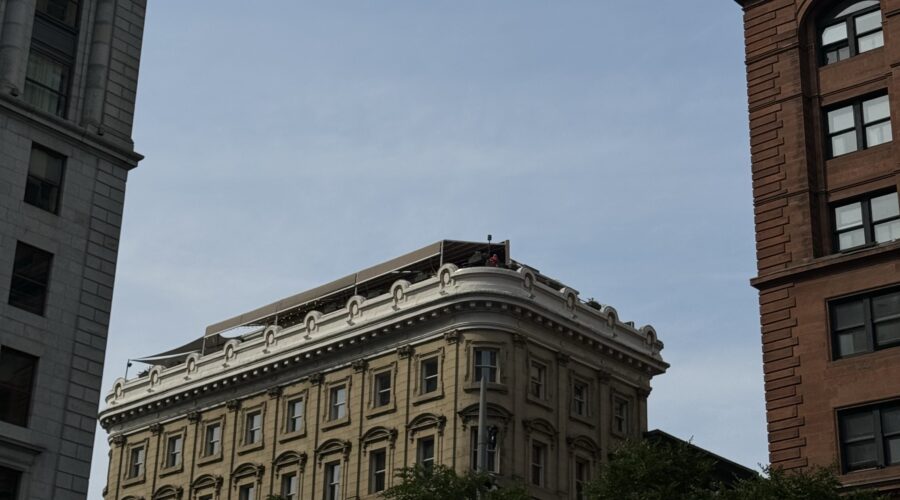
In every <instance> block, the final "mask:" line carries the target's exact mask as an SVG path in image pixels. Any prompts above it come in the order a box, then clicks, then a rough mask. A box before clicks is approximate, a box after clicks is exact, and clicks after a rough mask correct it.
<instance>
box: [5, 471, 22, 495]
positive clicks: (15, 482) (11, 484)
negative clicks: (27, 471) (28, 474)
mask: <svg viewBox="0 0 900 500" xmlns="http://www.w3.org/2000/svg"><path fill="white" fill-rule="evenodd" d="M21 479H22V473H21V472H19V471H17V470H13V469H8V468H6V467H0V500H17V499H18V497H19V481H21Z"/></svg>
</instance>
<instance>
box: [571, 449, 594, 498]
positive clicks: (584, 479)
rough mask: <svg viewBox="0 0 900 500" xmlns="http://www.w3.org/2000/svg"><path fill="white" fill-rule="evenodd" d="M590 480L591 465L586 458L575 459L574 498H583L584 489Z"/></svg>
mask: <svg viewBox="0 0 900 500" xmlns="http://www.w3.org/2000/svg"><path fill="white" fill-rule="evenodd" d="M590 480H591V466H590V464H589V463H588V462H587V460H584V459H581V458H576V459H575V500H584V489H585V486H586V485H587V483H588V481H590Z"/></svg>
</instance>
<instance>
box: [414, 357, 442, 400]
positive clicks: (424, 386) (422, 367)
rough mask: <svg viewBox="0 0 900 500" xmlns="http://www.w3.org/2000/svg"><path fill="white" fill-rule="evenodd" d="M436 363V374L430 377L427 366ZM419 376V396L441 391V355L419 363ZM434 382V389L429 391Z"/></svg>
mask: <svg viewBox="0 0 900 500" xmlns="http://www.w3.org/2000/svg"><path fill="white" fill-rule="evenodd" d="M432 362H433V363H434V374H433V375H429V374H428V372H427V366H428V365H430V364H431V363H432ZM419 376H420V377H421V378H420V382H421V385H420V386H419V387H420V391H419V395H425V394H431V393H436V392H438V391H439V390H440V388H441V387H440V386H441V358H440V356H439V355H437V354H435V355H433V356H428V357H427V358H423V359H422V360H421V361H419ZM430 381H433V382H434V388H432V389H429V382H430Z"/></svg>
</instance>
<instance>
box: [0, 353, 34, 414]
mask: <svg viewBox="0 0 900 500" xmlns="http://www.w3.org/2000/svg"><path fill="white" fill-rule="evenodd" d="M37 363H38V358H36V357H35V356H31V355H30V354H25V353H24V352H19V351H17V350H15V349H10V348H9V347H6V346H0V421H3V422H6V423H9V424H13V425H18V426H21V427H25V426H27V425H28V413H29V411H30V409H31V393H32V391H33V389H34V376H35V372H36V371H37Z"/></svg>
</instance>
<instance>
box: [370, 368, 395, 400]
mask: <svg viewBox="0 0 900 500" xmlns="http://www.w3.org/2000/svg"><path fill="white" fill-rule="evenodd" d="M373 389H374V391H375V393H374V394H373V398H374V404H373V406H375V407H376V408H378V407H381V406H387V405H389V404H391V372H389V371H387V372H381V373H376V374H375V384H374V388H373Z"/></svg>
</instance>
